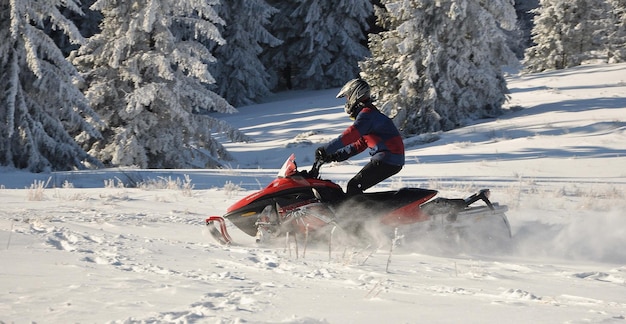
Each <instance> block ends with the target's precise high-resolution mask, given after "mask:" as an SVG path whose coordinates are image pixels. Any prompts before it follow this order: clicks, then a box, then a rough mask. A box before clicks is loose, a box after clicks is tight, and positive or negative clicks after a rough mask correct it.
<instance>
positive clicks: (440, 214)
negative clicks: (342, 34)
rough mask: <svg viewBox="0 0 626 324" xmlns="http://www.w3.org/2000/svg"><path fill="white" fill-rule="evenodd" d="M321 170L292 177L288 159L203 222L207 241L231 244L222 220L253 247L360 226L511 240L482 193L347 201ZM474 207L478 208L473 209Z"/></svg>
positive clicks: (378, 195) (410, 193)
mask: <svg viewBox="0 0 626 324" xmlns="http://www.w3.org/2000/svg"><path fill="white" fill-rule="evenodd" d="M322 165H323V162H322V161H319V160H318V161H315V162H314V164H313V166H312V168H311V170H310V171H298V169H297V166H296V161H295V155H294V154H292V155H291V156H290V157H289V158H288V159H287V161H286V162H285V164H284V165H283V167H282V168H281V170H280V171H279V173H278V175H277V178H276V179H274V180H273V181H272V182H271V183H270V184H269V185H268V186H267V187H266V188H265V189H263V190H260V191H258V192H256V193H253V194H251V195H249V196H247V197H245V198H243V199H241V200H239V201H238V202H237V203H235V204H234V205H232V206H230V207H229V208H228V210H227V211H226V214H225V215H224V216H211V217H209V218H207V219H206V225H207V226H208V228H209V231H210V233H211V235H212V236H213V237H214V238H215V239H216V240H217V241H218V242H220V243H222V244H230V243H232V242H233V240H232V239H231V237H230V235H229V233H228V230H227V226H226V222H225V220H226V219H228V220H229V221H230V222H231V223H232V224H234V225H235V226H236V227H237V228H238V229H240V230H241V231H243V232H244V233H246V234H248V235H250V236H252V237H256V241H257V242H262V241H266V240H268V239H272V238H276V237H278V236H282V235H286V234H287V233H292V234H295V235H304V236H306V237H307V238H310V237H320V236H321V237H324V236H328V235H329V233H331V231H334V229H336V228H337V227H338V228H340V229H341V230H343V231H344V232H346V233H349V234H353V235H355V236H357V237H358V236H361V237H363V236H362V234H364V231H365V226H364V224H366V223H369V222H374V223H376V224H377V225H376V226H379V227H382V228H384V229H387V230H388V232H389V233H391V231H395V229H396V228H410V227H411V226H415V225H418V226H420V228H426V229H427V232H432V231H433V230H435V229H444V230H445V231H444V232H445V233H447V235H449V234H450V233H451V232H454V233H455V235H457V238H462V237H463V236H464V235H467V234H471V233H472V232H473V234H476V233H477V232H479V233H480V234H479V235H480V236H481V237H482V238H484V239H489V240H492V239H503V238H505V239H506V238H510V237H511V227H510V225H509V221H508V219H507V217H506V215H505V214H504V213H505V212H506V211H507V207H506V206H500V205H498V204H497V203H492V202H491V201H490V200H489V195H490V191H489V190H488V189H483V190H480V191H479V192H477V193H475V194H472V195H470V196H469V197H467V198H465V199H462V198H459V199H448V198H434V197H435V195H437V191H435V190H429V189H420V188H402V189H399V190H393V191H384V192H372V193H363V194H361V195H355V196H350V197H348V196H346V194H345V193H344V192H343V190H342V189H341V187H340V186H339V185H337V184H335V183H334V182H332V181H330V180H323V179H321V178H320V177H319V171H320V168H321V166H322ZM480 201H482V202H483V203H484V204H481V205H478V206H474V203H476V202H480Z"/></svg>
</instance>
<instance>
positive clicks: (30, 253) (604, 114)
mask: <svg viewBox="0 0 626 324" xmlns="http://www.w3.org/2000/svg"><path fill="white" fill-rule="evenodd" d="M509 88H510V89H511V91H512V94H511V100H510V103H509V106H510V108H511V109H510V111H509V112H508V113H507V114H505V115H504V116H501V117H500V118H498V119H493V120H484V121H479V122H476V123H474V124H472V125H470V126H467V127H464V128H461V129H457V130H454V131H451V132H447V133H440V134H429V135H422V136H415V137H411V138H407V139H406V140H405V143H406V144H407V165H406V167H405V168H404V169H403V170H402V171H401V172H400V173H399V174H398V175H396V176H395V177H393V178H392V179H390V180H387V181H385V182H383V183H382V184H380V185H378V186H377V187H375V188H373V189H372V190H385V189H389V188H399V187H403V186H420V187H425V188H432V189H436V190H439V191H440V195H441V196H444V197H464V196H466V195H468V194H470V193H471V192H473V191H474V190H477V189H479V188H483V187H489V188H491V189H492V193H493V196H492V197H493V200H494V201H498V202H500V203H501V204H506V205H508V206H509V208H510V210H509V212H508V213H507V214H508V217H509V220H510V222H511V226H512V230H513V239H512V242H511V246H508V247H503V248H499V249H491V250H486V249H484V248H482V249H481V247H476V246H456V247H455V246H453V245H452V244H450V245H447V244H443V245H439V244H436V242H434V241H433V240H431V239H430V238H424V237H411V240H407V241H406V242H405V243H403V244H401V245H400V246H398V247H397V248H396V249H395V250H394V252H393V255H392V257H391V262H390V263H389V265H388V264H387V262H388V259H389V247H390V246H389V243H390V242H376V243H375V244H374V245H373V246H372V247H369V248H363V247H356V246H334V247H332V249H330V251H329V247H328V246H327V245H317V246H308V248H307V250H306V254H303V252H304V251H303V246H302V244H300V246H298V247H297V246H296V245H295V244H294V243H293V241H292V243H291V244H289V245H287V244H285V243H284V242H278V243H277V244H275V245H271V246H257V245H256V244H255V243H254V242H253V239H252V238H249V237H246V236H245V235H243V234H242V233H240V232H237V231H236V230H235V229H234V228H231V232H232V233H231V234H232V235H233V236H234V238H235V239H236V240H238V242H240V244H239V245H236V246H227V247H225V246H220V245H217V244H216V243H215V242H214V241H213V240H212V239H211V238H210V237H209V236H208V235H207V233H206V230H205V229H204V225H203V222H204V219H205V218H206V217H207V216H209V215H221V214H222V213H223V212H224V211H225V209H226V208H227V207H228V206H230V205H231V204H233V203H234V202H236V201H237V200H238V199H240V198H242V197H244V196H245V195H247V194H250V193H251V192H253V191H255V190H258V189H260V188H262V187H264V186H265V184H267V183H268V182H269V181H270V180H271V179H272V178H273V177H274V175H275V174H276V172H277V169H278V168H280V166H281V164H282V162H283V161H284V160H285V159H286V157H287V156H288V155H289V154H290V153H291V152H294V153H296V155H297V157H298V161H299V165H300V167H301V168H305V169H306V168H308V167H309V166H310V164H311V163H312V159H313V152H314V150H315V148H316V147H317V146H318V145H320V144H321V143H323V142H325V141H328V140H330V139H331V138H333V137H334V136H336V135H337V134H339V132H341V131H342V130H343V129H344V128H345V127H346V126H347V125H349V124H350V120H349V119H348V118H346V116H345V115H344V113H343V102H341V101H340V100H338V99H335V98H334V95H335V93H336V91H337V90H336V89H333V90H323V91H314V92H289V93H282V94H278V95H276V96H274V97H273V98H272V99H271V100H270V101H268V102H267V103H264V104H259V105H255V106H249V107H244V108H241V109H240V113H239V114H236V115H228V116H221V117H223V118H224V119H226V120H228V121H229V122H230V123H232V124H233V125H235V126H237V127H239V128H240V129H242V130H243V131H245V132H246V133H247V134H249V135H250V136H251V137H253V138H255V139H256V141H255V142H253V143H225V145H226V146H227V147H228V149H229V150H230V151H231V152H232V153H233V155H234V156H235V157H236V158H237V161H233V162H231V164H230V166H229V168H226V169H223V170H133V169H111V170H99V171H84V172H59V173H53V174H29V173H24V172H20V171H14V170H9V169H6V168H5V169H1V170H0V203H1V204H2V208H1V210H0V287H1V289H0V322H5V323H12V322H15V323H26V322H38V323H69V322H94V323H101V322H103V323H156V322H158V323H160V322H199V323H205V322H207V323H380V322H382V321H385V322H388V323H460V322H463V323H502V322H504V321H512V322H515V323H600V322H601V323H624V322H625V320H626V249H625V248H624V247H626V202H625V193H626V171H624V170H625V169H624V165H625V162H626V144H625V143H626V120H625V119H624V118H625V117H624V116H626V65H624V64H620V65H588V66H582V67H578V68H574V69H569V70H564V71H556V72H547V73H542V74H534V75H527V76H517V75H512V76H510V77H509ZM367 158H368V156H367V155H366V154H363V155H361V156H358V157H355V158H353V159H352V160H350V161H348V162H344V163H335V164H331V165H327V166H324V168H323V169H322V173H323V176H324V177H325V178H329V179H334V180H337V181H338V183H340V184H342V185H344V186H345V183H346V182H347V180H348V179H350V177H351V176H352V175H353V174H354V173H356V172H357V171H358V170H359V168H360V166H362V165H363V164H364V163H366V161H367ZM138 183H139V184H140V188H128V185H129V184H135V185H136V184H138ZM124 185H126V186H124ZM404 234H405V235H408V236H410V235H411V233H404ZM413 234H415V233H413ZM379 244H380V245H379ZM387 265H388V268H387Z"/></svg>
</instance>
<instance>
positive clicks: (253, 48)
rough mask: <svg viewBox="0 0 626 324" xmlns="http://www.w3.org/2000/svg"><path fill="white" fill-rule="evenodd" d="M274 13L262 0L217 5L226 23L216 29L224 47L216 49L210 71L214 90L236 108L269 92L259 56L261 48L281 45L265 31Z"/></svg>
mask: <svg viewBox="0 0 626 324" xmlns="http://www.w3.org/2000/svg"><path fill="white" fill-rule="evenodd" d="M276 12H277V10H276V9H275V8H273V7H271V6H269V5H268V4H267V2H266V1H265V0H231V1H224V2H223V3H222V4H221V5H220V9H219V11H218V13H219V16H220V17H222V19H224V21H225V22H226V24H225V25H224V26H221V27H220V28H219V29H220V33H221V35H222V37H224V39H225V40H226V44H224V45H221V46H219V45H218V46H216V47H215V49H214V51H213V54H214V55H215V58H216V59H217V61H218V62H219V64H212V65H211V66H210V70H211V74H212V75H213V76H214V77H215V80H216V83H215V91H216V92H217V93H218V94H219V95H221V96H222V97H224V98H225V99H226V100H227V101H228V102H229V103H230V104H232V105H234V106H235V107H238V106H243V105H248V104H252V103H254V102H258V101H259V100H260V99H262V98H264V97H266V96H268V95H269V94H270V93H271V91H270V84H269V83H270V77H269V74H268V73H267V72H266V71H267V68H266V67H265V65H264V64H263V63H262V62H261V60H260V58H259V56H260V55H261V53H262V52H263V47H262V45H265V46H269V47H274V46H278V45H280V44H281V43H282V42H281V41H280V40H279V39H278V38H276V37H274V36H273V35H272V34H271V33H270V32H269V31H268V30H267V29H266V26H267V25H269V23H270V18H271V17H272V15H274V14H275V13H276Z"/></svg>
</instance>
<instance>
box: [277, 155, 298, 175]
mask: <svg viewBox="0 0 626 324" xmlns="http://www.w3.org/2000/svg"><path fill="white" fill-rule="evenodd" d="M297 172H298V167H297V166H296V155H295V154H293V153H291V155H290V156H289V158H287V161H285V163H284V164H283V167H282V168H280V171H278V174H277V175H276V177H278V178H288V177H291V176H292V175H294V174H296V173H297Z"/></svg>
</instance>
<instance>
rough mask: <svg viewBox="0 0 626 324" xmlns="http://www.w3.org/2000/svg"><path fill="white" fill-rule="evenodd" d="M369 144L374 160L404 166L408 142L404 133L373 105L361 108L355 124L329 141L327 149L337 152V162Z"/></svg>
mask: <svg viewBox="0 0 626 324" xmlns="http://www.w3.org/2000/svg"><path fill="white" fill-rule="evenodd" d="M368 147H369V149H370V155H371V156H372V159H371V161H372V162H382V163H386V164H391V165H397V166H403V165H404V143H403V142H402V136H401V135H400V132H399V131H398V129H397V128H396V125H394V124H393V121H392V120H391V119H390V118H389V117H387V116H385V115H384V114H383V113H381V112H380V111H379V110H378V109H376V107H373V106H366V107H364V108H363V109H361V111H360V112H359V114H358V115H357V116H356V119H355V120H354V123H353V124H352V125H351V126H350V127H348V128H347V129H346V130H345V131H344V132H343V133H341V135H339V137H337V138H335V139H334V140H332V141H330V142H329V143H328V144H326V147H325V149H326V153H327V154H335V157H336V159H337V161H344V160H347V159H349V158H350V157H352V156H354V155H357V154H359V153H361V152H363V151H365V149H366V148H368Z"/></svg>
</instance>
